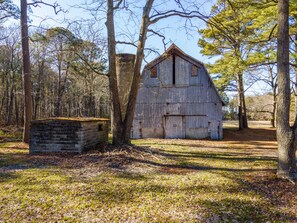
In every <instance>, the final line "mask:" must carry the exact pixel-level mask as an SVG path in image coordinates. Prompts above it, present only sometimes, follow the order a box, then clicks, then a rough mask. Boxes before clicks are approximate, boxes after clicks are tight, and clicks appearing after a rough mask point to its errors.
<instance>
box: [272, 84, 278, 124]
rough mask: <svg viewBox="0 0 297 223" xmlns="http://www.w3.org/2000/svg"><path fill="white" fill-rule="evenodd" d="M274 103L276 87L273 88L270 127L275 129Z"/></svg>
mask: <svg viewBox="0 0 297 223" xmlns="http://www.w3.org/2000/svg"><path fill="white" fill-rule="evenodd" d="M276 101H277V93H276V86H275V85H274V86H273V107H272V113H271V126H272V127H273V128H275V117H276Z"/></svg>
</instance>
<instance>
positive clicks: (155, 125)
mask: <svg viewBox="0 0 297 223" xmlns="http://www.w3.org/2000/svg"><path fill="white" fill-rule="evenodd" d="M173 63H174V62H173V56H172V55H171V56H169V57H167V58H166V59H164V60H163V61H161V62H159V63H157V64H156V65H154V66H157V77H151V75H150V69H151V68H150V69H144V71H143V74H142V80H141V84H140V88H139V92H138V97H137V104H136V110H135V115H134V121H133V128H132V132H131V135H132V138H155V137H157V138H163V137H165V138H198V139H199V138H207V137H210V138H212V139H221V138H222V137H223V131H222V100H221V98H220V97H219V95H218V93H217V91H216V90H215V86H214V85H213V83H212V81H211V80H210V77H209V75H208V74H207V71H206V70H205V68H204V66H203V65H202V64H199V63H197V62H195V61H194V62H193V63H192V62H190V61H189V60H187V59H184V58H182V57H181V56H177V55H176V56H175V67H174V68H173ZM193 65H195V66H196V67H197V68H198V70H197V71H198V75H197V76H192V66H193ZM173 70H175V83H174V84H173V79H174V77H173V72H174V71H173Z"/></svg>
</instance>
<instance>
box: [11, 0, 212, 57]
mask: <svg viewBox="0 0 297 223" xmlns="http://www.w3.org/2000/svg"><path fill="white" fill-rule="evenodd" d="M14 2H15V4H17V5H19V1H16V0H14ZM28 2H30V0H28ZM45 2H47V3H54V2H55V1H52V0H46V1H45ZM88 2H90V1H88ZM136 2H139V4H137V3H136V4H135V8H137V7H138V6H141V5H140V4H141V3H140V2H141V0H140V1H136ZM155 2H156V4H159V3H160V2H162V4H163V3H164V2H166V0H164V1H159V0H156V1H155ZM171 2H172V0H171ZM171 2H170V1H168V0H167V5H168V6H169V7H170V5H171V4H172V3H171ZM185 2H186V0H185ZM197 2H199V1H197ZM58 3H59V4H60V5H61V7H62V8H63V9H65V10H67V12H66V13H63V12H61V13H59V14H58V15H55V13H54V11H53V9H51V8H50V7H47V6H41V7H36V8H35V7H31V8H32V13H31V14H30V19H31V20H32V23H31V25H35V26H39V25H40V23H41V24H42V25H46V24H47V26H49V27H54V26H66V25H67V24H64V23H63V20H64V19H70V20H75V19H86V18H90V17H91V16H90V13H89V12H88V11H87V10H85V9H82V8H77V7H74V5H76V6H83V5H85V3H86V1H85V0H76V1H73V0H72V1H71V0H60V1H58ZM211 3H212V1H201V3H200V4H203V7H201V10H202V11H203V12H207V11H209V8H210V5H211ZM130 6H131V5H130ZM131 7H133V6H131ZM100 13H101V16H102V17H104V16H105V13H104V12H100ZM136 14H138V15H140V14H141V9H140V8H139V10H138V12H136ZM117 18H118V19H117V21H116V26H117V27H116V30H117V31H119V32H120V31H122V30H124V31H126V30H129V32H130V33H133V32H135V33H137V32H138V30H139V26H138V27H137V25H134V24H133V23H130V25H129V26H127V25H126V24H125V23H126V22H125V21H124V19H122V18H123V17H119V16H118V17H117ZM136 20H137V19H136ZM184 22H185V20H184V19H180V18H177V17H172V18H168V19H165V20H163V21H160V22H159V23H158V24H157V25H156V26H154V30H161V32H162V34H163V35H164V36H165V37H166V40H165V41H166V42H168V45H167V47H169V46H170V45H171V43H175V44H176V45H178V46H179V47H180V48H181V49H182V50H183V51H184V52H186V53H187V54H189V55H191V56H192V57H194V58H197V59H198V60H200V61H202V62H209V61H210V60H209V58H207V57H204V56H202V55H201V53H200V48H199V47H198V45H197V42H198V39H199V34H198V31H197V29H192V31H191V32H190V33H188V34H187V32H186V30H185V29H184V28H183V26H184ZM193 23H194V24H195V25H196V26H197V27H199V28H203V27H204V23H203V22H201V21H198V20H193ZM98 26H103V24H99V23H98ZM128 27H129V29H128ZM105 32H106V31H105ZM105 35H106V34H105ZM136 36H137V35H136ZM136 36H135V40H136ZM146 46H147V47H153V48H154V49H157V51H158V52H159V53H160V54H162V53H163V52H164V47H163V44H162V41H161V39H160V38H159V37H158V38H157V37H150V38H148V39H147V45H146ZM117 50H118V52H120V53H124V52H125V53H134V52H135V49H134V48H133V47H130V46H124V45H119V46H118V47H117ZM156 56H157V54H151V56H149V57H148V58H147V60H148V61H150V60H152V59H154V57H156Z"/></svg>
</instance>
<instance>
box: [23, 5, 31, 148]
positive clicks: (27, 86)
mask: <svg viewBox="0 0 297 223" xmlns="http://www.w3.org/2000/svg"><path fill="white" fill-rule="evenodd" d="M27 23H28V16H27V0H21V36H22V54H23V79H24V95H25V110H24V133H23V141H24V142H25V143H28V142H29V134H30V122H31V120H32V97H31V69H30V54H29V53H30V52H29V35H28V24H27Z"/></svg>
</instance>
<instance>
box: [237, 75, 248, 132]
mask: <svg viewBox="0 0 297 223" xmlns="http://www.w3.org/2000/svg"><path fill="white" fill-rule="evenodd" d="M237 86H238V87H237V88H238V129H239V130H243V129H244V128H247V127H248V122H247V112H246V106H245V97H244V85H243V75H242V74H237Z"/></svg>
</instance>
